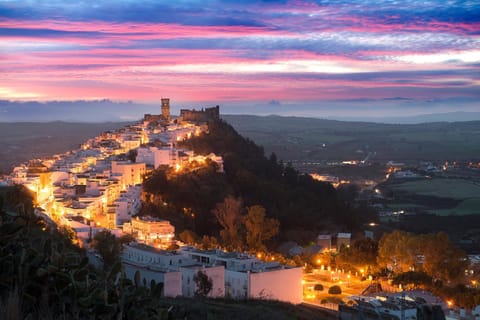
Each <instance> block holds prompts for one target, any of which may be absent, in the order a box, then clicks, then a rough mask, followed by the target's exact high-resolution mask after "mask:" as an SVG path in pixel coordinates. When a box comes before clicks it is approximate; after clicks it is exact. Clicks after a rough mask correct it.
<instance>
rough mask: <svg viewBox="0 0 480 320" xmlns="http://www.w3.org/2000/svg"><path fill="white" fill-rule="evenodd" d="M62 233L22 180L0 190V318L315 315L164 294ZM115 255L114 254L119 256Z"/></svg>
mask: <svg viewBox="0 0 480 320" xmlns="http://www.w3.org/2000/svg"><path fill="white" fill-rule="evenodd" d="M66 234H67V233H66V232H63V231H61V230H60V231H59V230H57V229H56V227H55V226H54V225H48V224H46V223H45V221H44V220H42V219H41V218H39V217H37V216H35V215H34V214H33V207H32V199H31V197H30V196H29V194H28V192H27V191H26V190H25V189H23V188H22V187H20V186H17V187H8V188H0V319H12V320H13V319H173V320H175V319H194V320H195V319H206V318H208V319H213V320H215V319H227V318H228V319H299V318H301V319H307V320H308V319H317V318H318V312H316V311H312V310H310V309H307V308H304V307H300V306H294V305H291V304H288V303H281V302H275V301H260V300H251V301H232V300H225V299H218V300H212V299H205V298H196V299H187V298H163V297H162V289H163V288H162V285H161V284H155V283H154V282H152V283H141V282H140V280H139V279H140V277H136V278H135V280H134V281H130V280H128V279H126V278H125V277H124V275H123V274H122V272H121V265H120V264H119V263H118V262H117V263H114V265H113V266H112V267H111V268H109V269H108V270H105V271H103V270H95V269H92V268H91V267H90V266H89V264H88V258H87V257H86V254H85V252H84V251H83V250H81V249H79V248H78V247H76V246H74V245H73V244H72V242H71V239H70V238H68V237H66ZM117 260H118V257H117Z"/></svg>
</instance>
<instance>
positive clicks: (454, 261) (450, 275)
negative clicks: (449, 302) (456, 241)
mask: <svg viewBox="0 0 480 320" xmlns="http://www.w3.org/2000/svg"><path fill="white" fill-rule="evenodd" d="M420 237H421V239H419V240H420V241H419V242H421V243H422V249H423V250H422V251H423V256H424V262H423V269H424V271H425V272H426V273H427V274H428V275H430V276H431V277H433V278H434V279H436V280H442V281H447V282H456V281H458V280H460V279H461V278H462V277H463V272H464V270H465V269H466V268H467V267H468V259H467V255H466V254H465V252H464V251H463V250H461V249H459V248H457V247H456V246H454V245H453V243H452V242H451V241H450V239H449V237H448V235H447V234H446V233H444V232H439V233H437V234H428V235H423V236H420Z"/></svg>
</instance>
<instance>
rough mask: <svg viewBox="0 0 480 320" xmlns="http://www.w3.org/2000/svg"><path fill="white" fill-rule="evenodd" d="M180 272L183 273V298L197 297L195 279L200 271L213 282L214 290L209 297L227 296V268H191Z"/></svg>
mask: <svg viewBox="0 0 480 320" xmlns="http://www.w3.org/2000/svg"><path fill="white" fill-rule="evenodd" d="M180 271H181V272H182V294H183V296H185V297H194V296H195V290H196V289H197V286H196V283H195V281H194V280H193V278H194V276H195V275H196V274H197V273H198V272H199V271H202V272H203V273H205V274H206V275H207V276H208V277H209V278H210V279H211V280H212V290H211V291H210V293H209V294H208V297H210V298H221V297H224V296H225V268H224V267H223V266H214V267H203V266H200V265H199V266H189V267H183V268H180Z"/></svg>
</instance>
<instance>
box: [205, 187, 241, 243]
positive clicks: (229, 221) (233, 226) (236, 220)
mask: <svg viewBox="0 0 480 320" xmlns="http://www.w3.org/2000/svg"><path fill="white" fill-rule="evenodd" d="M212 213H213V214H214V215H215V218H217V221H218V223H219V224H220V225H221V226H222V227H223V230H221V231H220V236H221V237H222V240H223V243H224V245H225V246H227V247H230V248H233V249H235V250H239V249H241V247H242V245H243V241H242V239H241V235H240V233H239V230H240V226H241V224H242V200H241V199H240V198H235V197H233V196H231V195H228V196H227V197H226V198H225V200H224V201H223V202H221V203H217V205H216V207H215V208H214V209H213V210H212Z"/></svg>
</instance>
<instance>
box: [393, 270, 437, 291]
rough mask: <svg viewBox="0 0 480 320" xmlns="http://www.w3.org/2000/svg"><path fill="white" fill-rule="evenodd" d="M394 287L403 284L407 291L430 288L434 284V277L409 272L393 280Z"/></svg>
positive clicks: (419, 272)
mask: <svg viewBox="0 0 480 320" xmlns="http://www.w3.org/2000/svg"><path fill="white" fill-rule="evenodd" d="M392 284H393V285H399V284H401V285H402V286H403V287H404V288H406V289H410V288H413V289H416V288H418V287H427V288H428V287H429V286H430V285H431V284H432V277H430V276H429V275H428V274H426V273H425V272H421V271H407V272H404V273H400V274H398V275H396V276H395V278H393V282H392Z"/></svg>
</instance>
